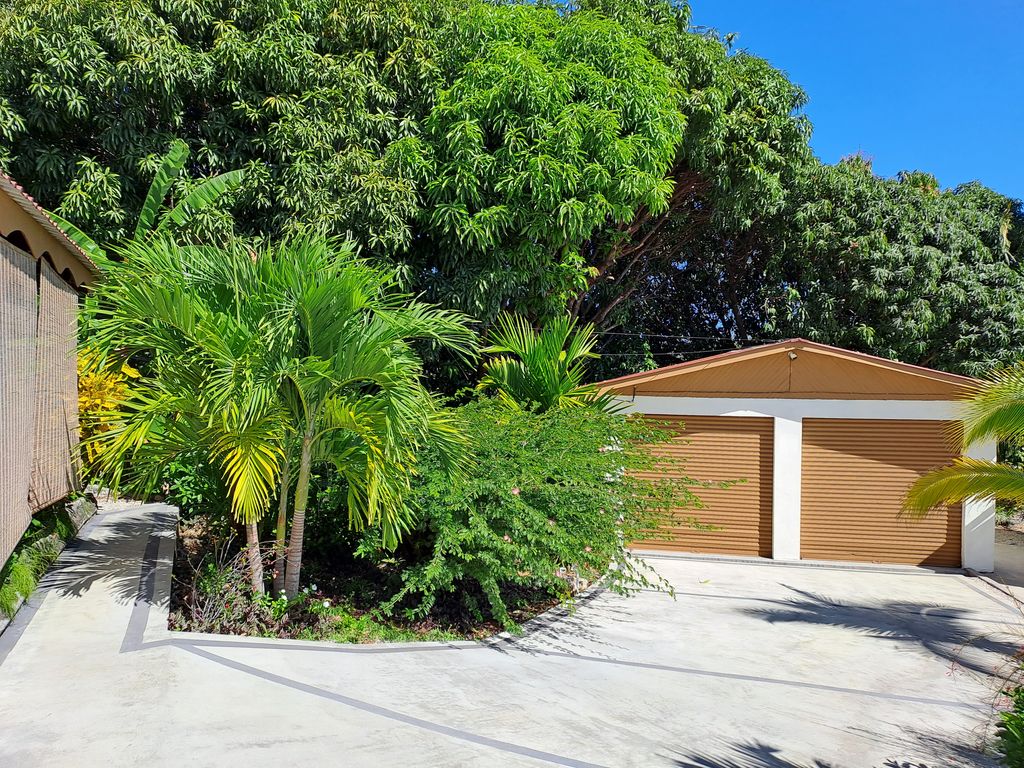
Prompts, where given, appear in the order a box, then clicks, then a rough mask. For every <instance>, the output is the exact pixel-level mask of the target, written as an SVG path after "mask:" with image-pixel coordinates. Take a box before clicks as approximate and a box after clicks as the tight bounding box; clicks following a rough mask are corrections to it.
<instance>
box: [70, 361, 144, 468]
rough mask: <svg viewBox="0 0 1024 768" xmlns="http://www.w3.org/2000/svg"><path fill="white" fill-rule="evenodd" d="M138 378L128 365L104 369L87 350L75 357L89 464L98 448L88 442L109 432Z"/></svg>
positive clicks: (80, 421) (94, 457) (84, 440)
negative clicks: (133, 381)
mask: <svg viewBox="0 0 1024 768" xmlns="http://www.w3.org/2000/svg"><path fill="white" fill-rule="evenodd" d="M139 376H140V374H139V372H138V371H137V370H135V369H134V368H132V367H131V366H130V365H128V364H127V363H122V364H121V365H120V366H118V367H116V368H108V367H103V366H102V365H100V364H99V361H98V359H97V357H96V353H95V352H94V351H93V350H91V349H89V348H88V347H86V348H84V349H82V350H81V351H80V352H79V353H78V413H79V424H80V427H81V433H82V440H83V442H84V446H85V455H86V459H87V460H88V462H89V463H90V464H91V463H92V462H93V461H95V459H96V455H97V451H98V450H99V445H98V444H97V443H94V442H92V441H90V440H89V439H88V438H90V437H92V436H93V435H96V434H98V433H100V432H106V431H107V430H109V429H110V426H111V424H112V423H113V421H114V420H115V419H116V418H117V414H118V411H119V410H120V406H121V403H122V402H123V401H124V400H126V399H127V398H128V397H130V395H131V386H130V383H131V381H132V379H137V378H139Z"/></svg>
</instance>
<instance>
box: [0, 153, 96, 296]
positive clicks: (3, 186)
mask: <svg viewBox="0 0 1024 768" xmlns="http://www.w3.org/2000/svg"><path fill="white" fill-rule="evenodd" d="M0 190H3V191H4V192H5V193H6V194H7V196H8V197H9V198H11V200H13V201H14V202H15V203H17V204H18V206H19V207H20V208H21V209H22V210H23V211H25V213H27V214H28V215H29V216H31V217H32V218H33V219H34V220H35V221H36V222H37V223H38V224H39V226H41V227H42V228H43V229H45V230H46V231H47V232H49V233H50V235H52V236H53V237H54V238H55V239H56V240H57V241H58V242H59V243H60V244H61V245H63V246H64V247H65V248H67V250H68V252H69V253H71V255H72V256H74V257H75V259H76V260H78V261H79V262H81V264H82V266H84V267H85V268H86V269H87V270H89V273H90V274H91V275H92V276H93V277H102V275H103V273H102V272H101V271H100V268H99V267H98V266H97V265H96V262H94V261H93V260H92V259H90V258H89V256H88V255H87V254H86V252H85V251H83V250H82V249H81V248H80V247H79V246H78V244H77V243H75V241H74V240H72V239H71V238H70V237H68V236H67V235H66V234H65V233H64V230H63V229H61V228H60V227H59V226H57V223H56V222H55V221H54V220H53V219H51V218H50V215H49V214H48V213H47V212H46V210H45V209H44V208H43V207H42V206H41V205H39V203H37V202H36V201H35V199H33V197H32V196H31V195H30V194H29V193H28V192H26V191H25V189H24V188H23V187H22V186H21V185H20V184H19V183H18V182H16V181H15V180H14V179H12V178H11V177H10V176H8V175H7V174H6V173H4V172H3V171H2V170H0Z"/></svg>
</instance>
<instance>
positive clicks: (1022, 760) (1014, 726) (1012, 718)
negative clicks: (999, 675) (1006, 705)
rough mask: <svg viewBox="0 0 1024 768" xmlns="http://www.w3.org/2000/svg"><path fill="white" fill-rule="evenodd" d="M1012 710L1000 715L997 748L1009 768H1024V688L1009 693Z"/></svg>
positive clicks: (1019, 687) (1013, 689)
mask: <svg viewBox="0 0 1024 768" xmlns="http://www.w3.org/2000/svg"><path fill="white" fill-rule="evenodd" d="M1006 695H1007V696H1008V697H1009V699H1010V709H1008V710H1006V711H1005V712H1000V713H999V725H998V726H997V727H996V739H997V741H996V748H997V749H998V750H999V753H1000V755H1001V756H1002V763H1003V765H1005V766H1008V768H1024V687H1021V686H1018V687H1015V688H1012V689H1010V690H1009V691H1007V694H1006Z"/></svg>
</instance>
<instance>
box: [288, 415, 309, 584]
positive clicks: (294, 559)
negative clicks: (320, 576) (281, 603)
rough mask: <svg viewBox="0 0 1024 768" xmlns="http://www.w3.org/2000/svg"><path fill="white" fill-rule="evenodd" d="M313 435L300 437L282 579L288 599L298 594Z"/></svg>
mask: <svg viewBox="0 0 1024 768" xmlns="http://www.w3.org/2000/svg"><path fill="white" fill-rule="evenodd" d="M312 449H313V436H312V435H310V434H308V433H307V434H306V436H305V437H303V438H302V455H301V457H300V459H299V475H298V478H297V479H296V481H295V512H294V513H293V514H292V530H291V535H290V536H289V537H288V570H287V573H286V574H285V579H284V591H285V594H286V595H287V596H288V598H289V599H292V598H294V597H296V596H297V595H298V594H299V574H300V571H301V570H302V537H303V535H304V534H305V528H306V502H307V500H308V499H309V475H310V469H311V465H312V463H313V450H312Z"/></svg>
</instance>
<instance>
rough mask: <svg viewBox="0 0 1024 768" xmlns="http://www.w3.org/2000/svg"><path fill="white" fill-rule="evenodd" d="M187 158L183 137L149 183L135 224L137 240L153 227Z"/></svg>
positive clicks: (165, 157)
mask: <svg viewBox="0 0 1024 768" xmlns="http://www.w3.org/2000/svg"><path fill="white" fill-rule="evenodd" d="M186 160H188V144H186V143H185V142H184V141H182V140H181V139H176V140H175V141H173V142H172V143H171V146H170V149H168V150H167V154H166V155H164V157H163V159H162V160H161V161H160V167H159V168H157V170H156V175H155V176H154V177H153V182H152V183H151V184H150V185H149V191H147V192H146V199H145V201H143V203H142V210H140V211H139V221H138V223H137V224H136V225H135V239H136V240H141V239H142V238H143V237H145V235H146V233H148V232H149V231H150V230H151V229H153V225H154V224H155V222H156V215H157V212H158V211H159V210H160V207H161V206H162V205H163V204H164V200H165V199H166V198H167V192H168V190H170V188H171V184H173V183H174V180H175V179H176V178H177V177H178V174H179V173H181V169H182V168H184V167H185V161H186Z"/></svg>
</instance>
